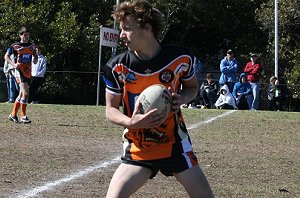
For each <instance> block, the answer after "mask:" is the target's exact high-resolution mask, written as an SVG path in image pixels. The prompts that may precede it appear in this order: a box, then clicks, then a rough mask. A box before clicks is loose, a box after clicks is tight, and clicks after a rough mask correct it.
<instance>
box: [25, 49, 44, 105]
mask: <svg viewBox="0 0 300 198" xmlns="http://www.w3.org/2000/svg"><path fill="white" fill-rule="evenodd" d="M35 50H36V54H37V56H38V62H37V63H36V64H35V63H34V62H32V67H31V76H32V78H31V82H30V87H29V99H28V102H29V103H32V104H37V103H39V98H40V95H39V92H40V90H41V88H42V85H43V84H44V82H45V73H46V69H47V61H46V58H45V57H44V55H43V54H42V49H41V46H38V45H36V48H35Z"/></svg>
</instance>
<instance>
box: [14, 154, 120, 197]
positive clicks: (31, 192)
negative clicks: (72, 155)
mask: <svg viewBox="0 0 300 198" xmlns="http://www.w3.org/2000/svg"><path fill="white" fill-rule="evenodd" d="M118 162H120V156H118V157H116V158H115V159H112V160H109V161H105V162H103V163H101V164H99V165H96V166H91V167H88V168H86V169H83V170H81V171H79V172H76V173H73V174H71V175H69V176H66V177H64V178H62V179H59V180H56V181H53V182H49V183H46V184H45V185H43V186H38V187H35V188H33V189H31V190H29V191H25V192H23V193H21V194H20V195H18V196H17V198H27V197H35V196H37V195H38V194H39V193H41V192H44V191H48V190H51V189H53V188H54V187H56V186H60V185H61V184H63V183H66V182H70V181H72V180H74V179H77V178H79V177H82V176H83V175H87V174H89V173H91V172H93V171H95V170H96V169H100V168H106V167H108V166H110V165H113V164H116V163H118Z"/></svg>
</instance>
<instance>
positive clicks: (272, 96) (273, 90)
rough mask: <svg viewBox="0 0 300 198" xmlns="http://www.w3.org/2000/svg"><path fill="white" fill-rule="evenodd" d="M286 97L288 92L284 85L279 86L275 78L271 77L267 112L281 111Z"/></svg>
mask: <svg viewBox="0 0 300 198" xmlns="http://www.w3.org/2000/svg"><path fill="white" fill-rule="evenodd" d="M288 97H289V91H288V89H287V87H286V85H284V84H280V83H279V80H278V79H277V78H276V77H275V76H272V77H271V78H270V84H269V87H268V99H269V100H270V105H269V110H271V111H283V110H284V105H285V104H284V103H285V101H286V99H287V98H288Z"/></svg>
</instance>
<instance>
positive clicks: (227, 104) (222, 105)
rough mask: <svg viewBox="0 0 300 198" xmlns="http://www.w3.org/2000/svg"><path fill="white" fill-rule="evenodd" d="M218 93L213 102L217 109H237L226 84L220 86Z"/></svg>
mask: <svg viewBox="0 0 300 198" xmlns="http://www.w3.org/2000/svg"><path fill="white" fill-rule="evenodd" d="M220 93H221V94H220V96H219V98H218V100H217V101H216V103H215V106H216V108H217V109H237V107H236V104H235V99H234V97H233V96H232V94H231V93H230V91H229V88H228V86H227V85H226V84H225V85H223V86H222V88H221V90H220Z"/></svg>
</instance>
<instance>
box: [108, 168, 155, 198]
mask: <svg viewBox="0 0 300 198" xmlns="http://www.w3.org/2000/svg"><path fill="white" fill-rule="evenodd" d="M151 174H152V170H151V169H149V168H146V167H142V166H136V165H131V164H124V163H122V164H121V165H120V166H119V167H118V169H117V170H116V172H115V173H114V176H113V178H112V180H111V182H110V184H109V188H108V191H107V195H106V197H107V198H118V197H119V198H121V197H122V198H126V197H129V196H130V195H132V194H133V193H135V192H136V191H137V190H138V189H140V188H141V187H142V186H143V185H144V184H145V183H146V182H147V180H148V179H149V178H150V176H151Z"/></svg>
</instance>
